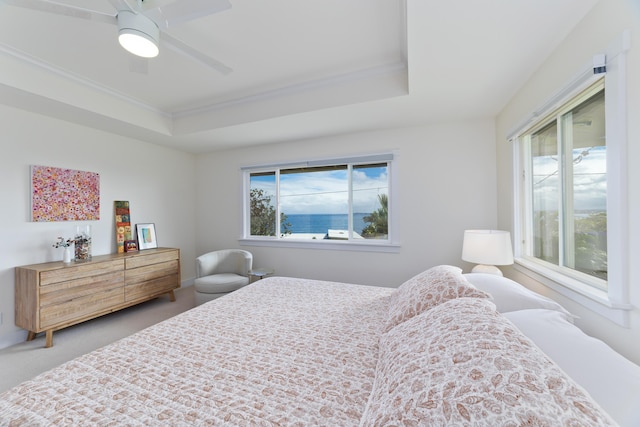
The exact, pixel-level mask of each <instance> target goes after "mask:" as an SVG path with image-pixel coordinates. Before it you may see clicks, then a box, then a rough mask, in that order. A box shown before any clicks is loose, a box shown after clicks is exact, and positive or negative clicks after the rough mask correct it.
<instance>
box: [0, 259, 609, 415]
mask: <svg viewBox="0 0 640 427" xmlns="http://www.w3.org/2000/svg"><path fill="white" fill-rule="evenodd" d="M447 284H450V286H452V287H453V291H452V289H450V288H449V286H448V285H447ZM467 287H470V289H467ZM391 323H393V324H394V326H391V327H390V326H389V325H390V324H391ZM0 425H74V426H75V425H82V426H88V425H104V426H120V425H163V426H164V425H170V426H187V425H225V426H226V425H232V426H244V425H246V426H254V425H256V426H310V425H323V426H358V425H360V426H363V427H364V426H367V427H368V426H383V425H443V426H444V425H447V426H448V425H456V426H494V425H504V426H511V425H514V426H515V425H567V426H591V425H595V426H608V425H615V423H614V422H613V421H612V420H611V419H610V418H609V416H608V415H607V414H606V413H604V411H602V410H601V409H600V407H599V406H598V405H597V404H596V403H595V402H594V401H593V400H592V399H591V398H590V396H589V395H588V394H586V392H584V390H583V389H582V388H580V387H579V386H578V385H577V384H575V383H574V382H573V381H572V380H571V379H570V378H569V377H568V376H566V374H564V372H562V371H561V370H560V369H559V368H557V367H556V366H555V365H554V364H553V362H551V360H550V359H549V358H548V357H546V356H545V355H544V353H542V352H541V351H540V350H539V349H538V348H537V347H535V345H533V344H532V343H531V341H530V340H529V339H528V338H526V337H525V336H524V335H522V333H520V332H519V331H518V329H517V328H515V326H513V324H511V323H510V322H509V321H508V320H506V319H505V318H504V317H503V316H502V315H499V314H498V313H497V312H496V311H495V306H494V305H493V303H492V302H491V301H490V299H488V298H487V295H486V294H484V293H482V292H476V291H474V290H473V285H471V284H470V283H468V282H466V281H465V280H461V274H460V271H459V269H455V268H451V267H434V269H432V270H431V271H428V272H425V273H422V274H421V275H418V276H416V277H415V278H413V279H411V280H409V281H407V282H406V286H405V285H403V286H401V287H400V289H398V290H395V289H393V288H378V287H369V286H360V285H352V284H345V283H333V282H321V281H313V280H305V279H291V278H283V277H272V278H268V279H264V280H261V281H258V282H256V283H254V284H252V285H249V286H247V287H245V288H243V289H241V290H239V291H236V292H234V293H232V294H230V295H227V296H225V297H223V298H221V299H218V300H215V301H213V302H210V303H208V304H205V305H203V306H200V307H197V308H195V309H193V310H190V311H188V312H186V313H183V314H181V315H179V316H176V317H174V318H172V319H169V320H167V321H165V322H162V323H160V324H157V325H155V326H152V327H150V328H148V329H146V330H144V331H141V332H139V333H137V334H135V335H132V336H130V337H128V338H125V339H123V340H120V341H118V342H116V343H114V344H111V345H109V346H106V347H104V348H102V349H99V350H97V351H94V352H92V353H89V354H87V355H84V356H81V357H79V358H77V359H75V360H73V361H70V362H68V363H66V364H64V365H62V366H60V367H58V368H56V369H53V370H51V371H49V372H46V373H44V374H42V375H40V376H39V377H36V378H35V379H33V380H31V381H27V382H25V383H23V384H22V385H20V386H18V387H15V388H13V389H12V390H9V391H7V392H5V393H4V394H0Z"/></svg>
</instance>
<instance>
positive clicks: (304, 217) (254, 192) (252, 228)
mask: <svg viewBox="0 0 640 427" xmlns="http://www.w3.org/2000/svg"><path fill="white" fill-rule="evenodd" d="M392 160H393V155H391V154H389V155H386V154H385V155H374V156H364V157H358V158H348V159H336V160H323V161H315V162H304V163H303V164H287V165H274V166H263V167H250V168H245V170H244V182H245V185H244V188H245V224H244V233H243V234H244V238H245V239H252V240H276V241H289V242H291V241H297V242H300V241H307V242H318V243H319V242H325V243H326V242H334V243H335V242H346V243H356V244H388V243H390V242H391V241H392V238H391V233H390V230H391V229H392V227H390V221H391V209H390V203H389V202H390V199H391V198H392V195H391V194H390V188H391V186H390V181H391V179H390V175H391V173H390V172H391V169H392Z"/></svg>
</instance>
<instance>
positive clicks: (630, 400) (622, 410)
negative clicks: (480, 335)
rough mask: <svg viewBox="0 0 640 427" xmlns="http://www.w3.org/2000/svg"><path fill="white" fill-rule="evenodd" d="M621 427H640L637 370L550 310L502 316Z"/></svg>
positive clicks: (638, 378) (638, 370) (627, 361)
mask: <svg viewBox="0 0 640 427" xmlns="http://www.w3.org/2000/svg"><path fill="white" fill-rule="evenodd" d="M504 316H505V317H506V318H507V319H509V320H511V322H513V323H514V324H515V325H516V326H517V327H518V329H520V330H521V331H522V332H523V333H524V334H525V335H526V336H528V337H529V338H530V339H531V341H533V342H534V343H535V344H536V345H537V346H538V347H539V348H540V349H541V350H542V351H544V352H545V353H546V354H547V356H549V357H550V358H551V359H552V360H553V361H554V362H556V363H557V364H558V366H560V368H562V370H564V371H565V372H566V373H567V374H568V375H569V376H570V377H571V378H573V379H574V380H575V381H576V382H577V383H578V384H580V385H581V386H582V387H583V388H584V389H585V390H586V391H587V392H588V393H589V394H590V395H591V397H593V399H594V400H595V401H596V402H598V403H599V404H600V406H601V407H602V408H603V409H604V410H605V411H607V412H608V413H609V415H611V417H612V418H613V419H614V420H615V421H617V422H618V423H619V424H620V425H621V426H640V406H639V405H638V403H640V366H638V365H636V364H634V363H632V362H631V361H629V360H627V359H625V358H624V357H623V356H621V355H620V354H618V353H616V352H615V351H614V350H613V349H612V348H611V347H609V346H608V345H607V344H605V343H604V342H602V341H600V340H598V339H596V338H593V337H590V336H588V335H586V334H585V333H584V332H582V331H581V330H580V329H579V328H578V327H576V326H575V325H573V324H572V323H569V322H568V321H567V319H566V317H565V316H564V315H562V314H561V313H559V312H557V311H553V310H541V309H537V310H523V311H514V312H510V313H505V314H504Z"/></svg>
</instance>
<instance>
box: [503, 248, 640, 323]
mask: <svg viewBox="0 0 640 427" xmlns="http://www.w3.org/2000/svg"><path fill="white" fill-rule="evenodd" d="M514 268H515V269H516V270H517V271H519V272H521V273H523V274H525V275H527V276H529V277H531V278H533V279H535V280H537V281H538V282H540V283H542V284H543V285H545V286H547V287H549V288H551V289H553V290H554V291H556V292H558V293H559V294H561V295H563V296H564V297H566V298H569V299H571V300H573V301H575V302H576V303H578V304H580V305H582V306H584V307H586V308H587V309H589V310H591V311H593V312H595V313H597V314H599V315H601V316H603V317H605V318H607V319H609V320H611V321H612V322H614V323H616V324H617V325H620V326H623V327H625V328H628V327H629V311H630V310H631V309H632V306H631V304H628V303H626V302H614V301H612V300H611V298H610V297H609V295H608V293H607V292H606V291H604V290H601V289H596V288H594V287H592V286H589V285H587V284H585V283H583V282H581V281H580V280H577V279H575V278H573V277H569V276H567V275H564V274H561V273H559V272H557V271H555V270H551V269H549V268H545V267H544V266H543V265H541V264H538V263H536V262H534V261H530V260H527V259H525V258H518V259H516V260H515V264H514Z"/></svg>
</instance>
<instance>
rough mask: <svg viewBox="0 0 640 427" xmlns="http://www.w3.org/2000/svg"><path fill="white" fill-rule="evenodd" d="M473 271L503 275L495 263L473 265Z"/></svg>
mask: <svg viewBox="0 0 640 427" xmlns="http://www.w3.org/2000/svg"><path fill="white" fill-rule="evenodd" d="M471 272H472V273H484V274H495V275H496V276H503V274H502V271H500V269H499V268H498V267H496V266H495V265H484V264H478V265H476V266H475V267H473V270H471Z"/></svg>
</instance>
